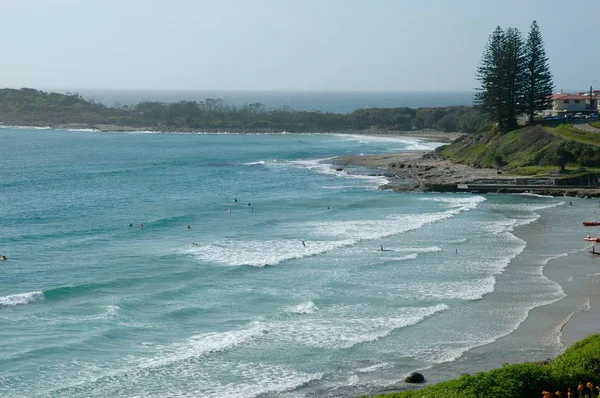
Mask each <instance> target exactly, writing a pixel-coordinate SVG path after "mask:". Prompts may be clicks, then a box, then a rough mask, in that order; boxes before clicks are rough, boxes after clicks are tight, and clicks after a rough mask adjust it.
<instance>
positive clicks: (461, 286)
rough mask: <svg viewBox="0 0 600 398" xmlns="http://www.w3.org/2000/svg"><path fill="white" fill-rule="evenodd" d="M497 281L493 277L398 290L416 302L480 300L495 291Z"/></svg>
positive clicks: (424, 283) (415, 285)
mask: <svg viewBox="0 0 600 398" xmlns="http://www.w3.org/2000/svg"><path fill="white" fill-rule="evenodd" d="M495 285H496V279H495V278H494V277H493V276H490V277H487V278H481V279H476V280H471V281H466V282H465V281H460V282H457V281H442V282H422V283H411V284H398V285H397V286H398V289H399V290H401V291H403V292H406V293H408V294H409V295H410V296H411V299H415V300H448V299H459V300H480V299H482V298H483V296H484V295H485V294H487V293H491V292H493V291H494V286H495Z"/></svg>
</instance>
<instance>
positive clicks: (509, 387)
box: [378, 334, 600, 398]
mask: <svg viewBox="0 0 600 398" xmlns="http://www.w3.org/2000/svg"><path fill="white" fill-rule="evenodd" d="M581 381H583V382H588V381H591V382H593V383H594V384H596V385H597V384H598V383H599V382H600V334H596V335H593V336H589V337H587V338H585V339H583V340H581V341H579V342H577V343H575V344H573V345H572V346H571V347H570V348H569V349H567V350H566V351H565V352H564V353H563V354H561V355H559V356H558V357H557V358H556V359H554V360H552V361H551V362H550V363H549V364H535V363H523V364H516V365H505V366H502V367H501V368H498V369H494V370H491V371H489V372H481V373H476V374H474V375H468V374H467V375H463V376H461V377H459V378H457V379H454V380H450V381H446V382H443V383H438V384H435V385H432V386H429V387H426V388H423V389H420V390H411V391H404V392H400V393H393V394H388V395H379V396H378V397H386V398H437V397H440V398H496V397H513V398H533V397H539V396H541V393H542V391H543V390H548V391H552V392H554V391H558V390H561V391H562V392H563V396H565V397H566V395H567V394H566V391H567V388H568V387H569V386H571V387H572V388H573V391H576V388H575V387H576V386H577V384H578V383H579V382H581Z"/></svg>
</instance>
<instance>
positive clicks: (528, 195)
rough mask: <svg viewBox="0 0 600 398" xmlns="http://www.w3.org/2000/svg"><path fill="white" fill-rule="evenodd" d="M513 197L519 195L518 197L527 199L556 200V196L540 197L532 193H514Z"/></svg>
mask: <svg viewBox="0 0 600 398" xmlns="http://www.w3.org/2000/svg"><path fill="white" fill-rule="evenodd" d="M513 195H518V196H522V197H525V198H540V199H554V196H550V195H539V194H537V193H531V192H523V193H513Z"/></svg>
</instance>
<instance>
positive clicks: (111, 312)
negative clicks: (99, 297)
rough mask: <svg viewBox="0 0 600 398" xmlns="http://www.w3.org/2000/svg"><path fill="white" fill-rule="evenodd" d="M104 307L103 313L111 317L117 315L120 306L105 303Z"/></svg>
mask: <svg viewBox="0 0 600 398" xmlns="http://www.w3.org/2000/svg"><path fill="white" fill-rule="evenodd" d="M104 309H106V313H105V315H106V316H107V317H112V316H115V315H117V313H118V312H119V310H120V309H121V307H119V306H118V305H107V306H106V307H104Z"/></svg>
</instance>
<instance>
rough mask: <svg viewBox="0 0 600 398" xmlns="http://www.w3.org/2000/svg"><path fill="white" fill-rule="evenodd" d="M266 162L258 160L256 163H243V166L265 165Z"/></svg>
mask: <svg viewBox="0 0 600 398" xmlns="http://www.w3.org/2000/svg"><path fill="white" fill-rule="evenodd" d="M266 163H267V162H266V161H264V160H259V161H257V162H247V163H244V166H256V165H262V164H266Z"/></svg>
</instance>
